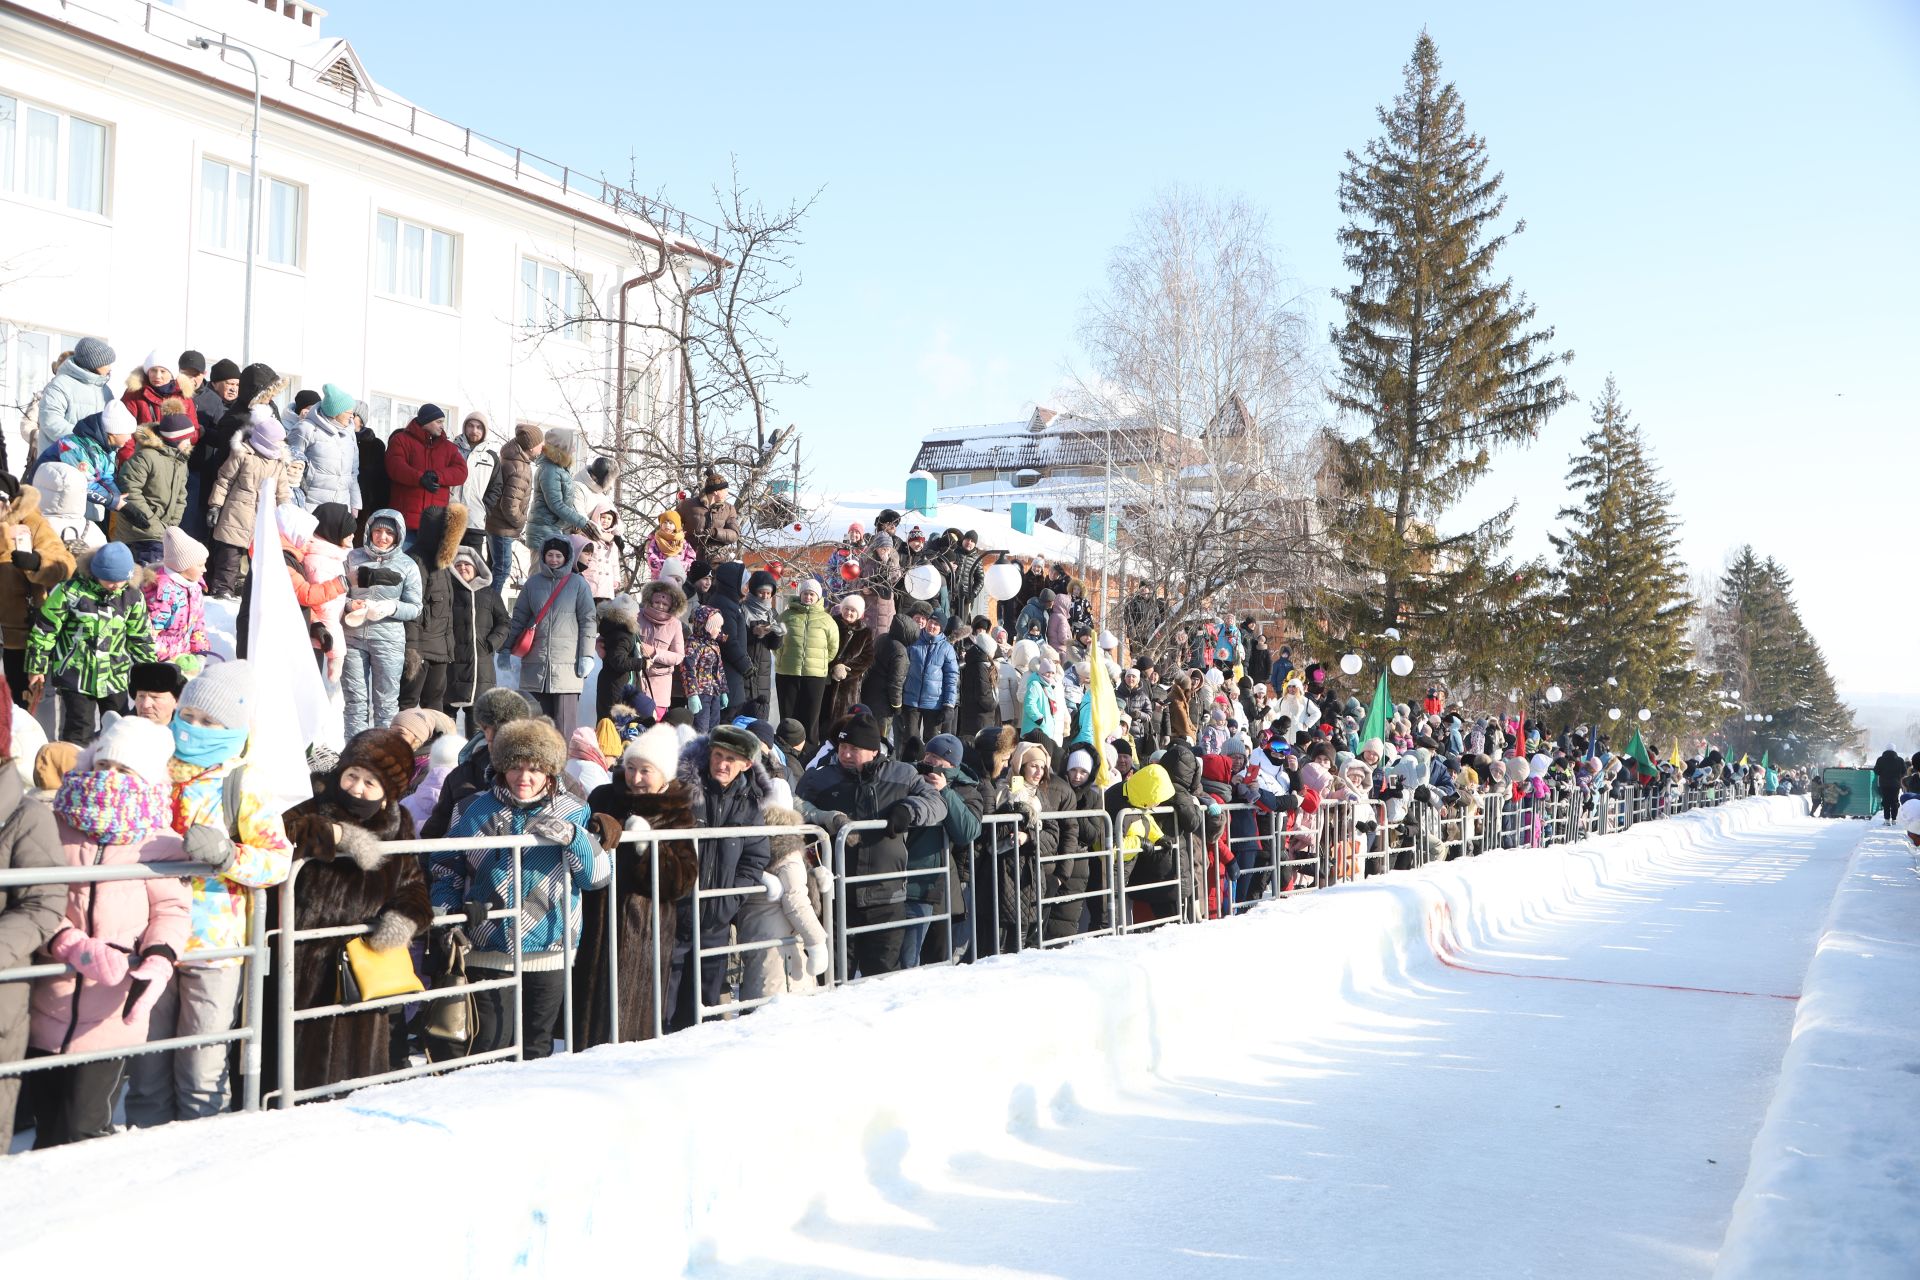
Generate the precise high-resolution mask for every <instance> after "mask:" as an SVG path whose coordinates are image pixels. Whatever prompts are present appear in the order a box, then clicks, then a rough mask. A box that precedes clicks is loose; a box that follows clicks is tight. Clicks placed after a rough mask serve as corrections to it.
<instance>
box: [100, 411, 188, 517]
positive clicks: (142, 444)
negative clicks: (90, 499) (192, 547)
mask: <svg viewBox="0 0 1920 1280" xmlns="http://www.w3.org/2000/svg"><path fill="white" fill-rule="evenodd" d="M133 445H134V449H133V456H132V457H131V458H128V459H127V460H126V461H125V462H123V463H121V464H120V475H119V482H120V492H121V493H123V494H125V495H126V497H127V503H126V505H125V506H123V507H121V508H120V510H119V512H118V513H117V514H116V515H115V516H114V517H113V537H114V541H116V542H158V541H160V539H162V538H164V537H165V536H166V534H167V530H168V529H171V528H173V527H174V526H175V525H177V524H179V523H180V521H181V520H182V519H183V518H184V517H185V516H186V514H187V455H186V452H185V450H182V449H176V448H174V447H173V446H172V445H170V444H168V443H167V442H166V441H165V440H162V439H161V438H160V437H159V436H157V435H155V434H154V432H153V428H151V427H141V428H140V429H139V430H138V431H136V432H134V433H133Z"/></svg>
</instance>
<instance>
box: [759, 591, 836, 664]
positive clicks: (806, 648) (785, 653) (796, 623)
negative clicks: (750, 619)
mask: <svg viewBox="0 0 1920 1280" xmlns="http://www.w3.org/2000/svg"><path fill="white" fill-rule="evenodd" d="M780 621H781V622H782V623H784V624H785V625H786V628H787V634H786V638H785V639H784V640H782V641H781V642H780V656H779V658H778V659H777V660H776V661H775V663H774V668H773V669H774V672H775V674H777V675H783V676H821V677H824V676H825V675H826V674H827V672H828V670H829V669H830V668H831V667H832V666H833V655H834V654H835V653H837V652H838V651H839V649H840V624H839V623H837V622H835V621H834V620H833V615H832V614H830V613H828V612H827V606H825V605H824V604H821V603H819V602H818V601H815V602H814V603H813V604H801V603H800V602H799V601H798V600H796V601H794V602H793V603H792V604H790V605H788V606H787V608H786V612H784V613H782V614H781V615H780Z"/></svg>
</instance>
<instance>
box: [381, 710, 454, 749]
mask: <svg viewBox="0 0 1920 1280" xmlns="http://www.w3.org/2000/svg"><path fill="white" fill-rule="evenodd" d="M388 727H389V728H392V729H395V730H397V731H399V732H400V733H402V734H404V735H406V737H407V739H408V740H409V741H410V742H416V743H418V744H419V745H420V746H422V747H424V746H426V745H427V744H428V743H429V742H432V741H433V740H434V739H435V738H437V737H439V736H440V735H442V734H445V733H456V732H458V727H457V726H456V725H455V724H454V723H453V719H452V718H451V717H450V716H448V715H447V713H446V712H444V711H435V710H433V709H432V708H431V707H408V708H407V709H406V710H405V711H402V712H401V713H400V714H399V715H396V716H395V717H394V718H393V723H392V724H391V725H390V726H388Z"/></svg>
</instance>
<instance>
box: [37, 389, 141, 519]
mask: <svg viewBox="0 0 1920 1280" xmlns="http://www.w3.org/2000/svg"><path fill="white" fill-rule="evenodd" d="M55 462H64V463H66V464H67V465H68V466H70V467H72V468H73V469H74V470H76V471H78V472H79V473H80V474H81V475H82V476H84V477H86V481H87V518H88V519H89V520H98V521H103V522H104V521H105V520H106V518H107V512H109V511H111V510H113V508H114V505H115V504H116V503H117V502H119V500H120V485H119V482H118V481H116V480H115V479H114V469H115V468H116V467H117V466H118V465H119V458H118V450H117V449H116V447H115V446H114V444H113V443H112V442H111V441H110V440H108V439H107V424H106V419H105V418H103V417H102V416H101V415H99V414H97V413H96V414H94V415H93V416H92V417H91V418H82V419H81V420H80V424H79V425H78V426H76V427H75V428H74V429H73V433H72V434H71V435H66V436H62V437H61V438H60V439H58V440H56V441H55V442H54V445H53V448H52V449H50V450H48V451H47V452H46V453H43V454H41V455H40V457H39V458H38V459H37V460H36V461H35V464H34V471H35V473H36V474H38V472H39V470H40V468H42V467H45V466H47V465H49V464H51V463H55Z"/></svg>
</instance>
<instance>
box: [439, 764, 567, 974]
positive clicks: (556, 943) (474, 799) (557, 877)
mask: <svg viewBox="0 0 1920 1280" xmlns="http://www.w3.org/2000/svg"><path fill="white" fill-rule="evenodd" d="M549 808H551V810H552V816H554V817H556V818H560V819H561V820H563V821H566V822H570V823H572V824H573V838H572V839H571V840H570V841H568V842H567V843H566V844H564V845H561V844H536V845H532V846H529V847H528V848H526V849H523V850H522V851H521V853H520V883H519V884H518V885H515V884H514V883H513V854H512V852H511V851H510V850H506V849H492V848H478V849H473V850H469V851H467V852H462V853H435V854H430V855H429V858H430V874H431V877H432V892H433V909H434V912H435V913H436V914H440V913H446V912H457V911H459V910H460V908H461V905H462V904H463V903H467V902H485V903H487V904H488V905H489V906H490V907H495V908H498V907H504V906H506V905H507V903H508V901H509V900H511V901H513V902H515V903H517V904H519V907H520V914H519V919H518V920H517V921H515V920H488V921H486V922H485V923H484V924H482V925H481V926H480V927H479V928H478V929H476V930H474V931H473V933H472V935H471V939H472V942H473V946H474V954H472V955H471V956H469V957H468V963H470V964H479V965H485V966H491V967H494V968H507V969H511V968H512V967H513V934H512V933H511V932H509V931H510V930H512V929H513V928H514V927H515V926H516V924H517V925H518V928H519V931H520V950H521V954H522V956H523V957H524V959H525V960H529V961H530V960H533V959H534V958H535V957H536V956H540V955H543V954H546V953H552V954H553V955H554V958H555V960H556V961H557V960H558V958H559V953H560V951H561V950H562V947H563V946H564V947H565V948H566V949H567V950H572V949H574V947H575V946H577V944H578V943H579V940H580V923H581V921H580V895H581V893H582V892H584V891H585V890H586V889H587V888H589V887H590V886H591V885H592V883H593V869H594V860H595V859H596V858H598V857H604V856H605V855H604V854H601V853H600V852H599V851H598V850H597V849H596V848H595V844H594V840H593V837H592V836H590V835H588V834H587V824H588V822H589V821H590V819H591V818H592V814H591V813H590V812H589V811H588V809H587V806H586V805H584V804H582V803H581V802H580V801H578V800H575V799H574V798H573V797H572V796H568V795H561V796H557V797H553V798H551V799H549V798H547V797H542V798H541V799H539V800H536V801H534V803H533V804H531V805H528V806H524V807H523V806H520V805H508V804H507V803H506V802H505V801H503V800H501V799H500V797H499V796H497V795H495V794H494V793H493V792H492V791H482V792H480V793H479V794H477V795H474V796H471V797H469V798H468V799H466V800H465V801H462V802H461V803H460V805H459V806H458V807H457V808H456V809H455V810H454V814H453V822H452V825H451V826H450V827H448V829H447V835H448V836H449V837H450V838H455V839H457V838H460V837H463V836H477V835H479V834H481V832H482V831H484V830H485V829H486V828H487V826H488V824H489V822H491V821H492V819H493V818H494V817H495V816H496V815H499V814H502V813H505V814H506V819H505V822H504V823H503V824H502V825H504V826H506V827H507V828H508V831H507V832H506V833H504V834H511V835H516V836H517V835H523V834H525V833H526V829H527V824H528V823H529V822H531V821H532V820H534V819H535V818H538V817H540V816H541V814H542V813H543V812H545V811H547V810H548V809H549ZM561 893H565V894H567V895H568V904H567V907H566V909H565V911H564V914H563V911H562V908H561V905H560V894H561ZM567 925H570V926H571V928H570V930H569V934H568V936H564V937H563V935H562V932H561V930H562V928H563V926H567ZM540 967H542V968H547V969H558V968H559V967H560V965H559V964H558V963H547V964H544V965H541V966H540Z"/></svg>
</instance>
